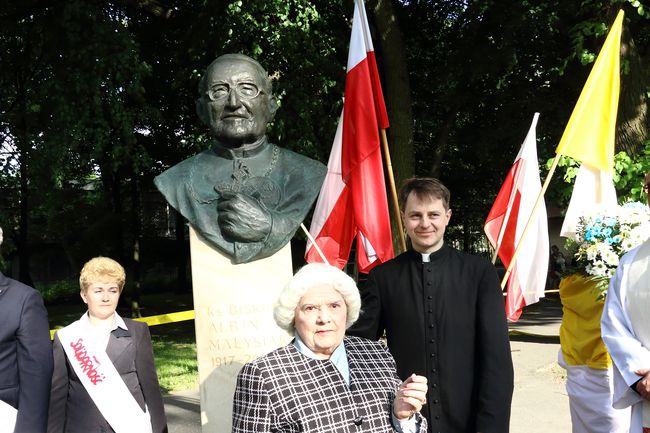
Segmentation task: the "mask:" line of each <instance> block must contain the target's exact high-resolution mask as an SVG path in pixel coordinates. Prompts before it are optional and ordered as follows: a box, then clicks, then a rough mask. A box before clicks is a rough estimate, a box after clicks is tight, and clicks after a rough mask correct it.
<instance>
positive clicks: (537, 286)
mask: <svg viewBox="0 0 650 433" xmlns="http://www.w3.org/2000/svg"><path fill="white" fill-rule="evenodd" d="M538 117H539V113H535V116H534V118H533V123H532V125H531V126H530V130H529V131H528V135H527V136H526V139H525V140H524V143H523V144H522V146H521V149H520V150H519V154H518V155H517V158H516V159H515V163H514V164H513V166H512V168H511V169H510V171H509V172H508V176H507V177H506V180H505V181H504V183H503V185H502V186H501V190H500V191H499V194H498V195H497V198H496V200H495V201H494V204H493V205H492V209H490V213H489V215H488V217H487V220H486V221H485V234H486V235H487V237H488V239H489V241H490V243H491V244H492V247H493V248H498V254H499V257H500V258H501V261H502V262H503V265H504V266H505V267H506V269H507V268H508V266H509V265H510V261H511V260H512V257H513V255H514V253H515V248H516V247H517V245H518V244H519V242H520V240H521V239H522V236H523V233H524V229H525V227H526V224H527V222H528V220H529V218H530V215H531V213H532V211H533V208H534V206H535V201H536V200H537V197H538V195H539V193H540V191H541V189H542V185H541V182H540V179H539V162H538V160H537V139H536V133H535V128H536V126H537V119H538ZM548 244H549V238H548V220H547V217H546V205H545V204H544V201H543V200H542V202H541V203H540V205H539V207H538V209H537V210H536V212H535V214H534V215H533V219H532V220H531V222H530V227H529V228H528V233H527V234H526V236H525V237H524V238H523V241H522V244H521V245H520V247H519V248H520V251H519V252H518V253H517V254H518V255H517V260H516V262H515V265H514V267H513V268H512V271H511V274H510V277H509V278H508V290H507V295H506V315H507V317H508V319H509V320H511V321H516V320H518V319H519V316H521V312H522V308H523V307H524V306H526V305H530V304H534V303H535V302H537V301H539V299H540V298H542V297H544V288H545V287H546V277H547V274H548V260H549V250H548Z"/></svg>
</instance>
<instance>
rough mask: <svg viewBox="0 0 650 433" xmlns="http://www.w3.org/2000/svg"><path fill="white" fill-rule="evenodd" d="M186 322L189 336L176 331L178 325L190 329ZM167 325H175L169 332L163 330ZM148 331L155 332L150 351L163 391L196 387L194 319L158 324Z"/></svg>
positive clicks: (197, 379)
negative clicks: (151, 350) (151, 351)
mask: <svg viewBox="0 0 650 433" xmlns="http://www.w3.org/2000/svg"><path fill="white" fill-rule="evenodd" d="M188 325H191V332H192V335H184V334H183V333H182V332H181V333H178V330H179V328H190V326H188ZM170 327H174V328H176V329H175V330H174V332H173V334H172V335H170V333H168V332H165V331H164V330H163V329H162V328H170ZM155 328H161V329H155ZM154 330H155V332H154ZM151 331H152V334H154V335H152V340H153V353H154V358H155V361H156V370H157V371H158V381H159V382H160V388H161V389H162V391H163V392H164V393H169V392H171V391H186V390H189V389H195V388H198V386H199V375H198V366H197V361H196V341H195V339H194V335H193V333H194V322H193V321H188V322H183V323H178V324H168V325H160V326H157V327H154V328H151Z"/></svg>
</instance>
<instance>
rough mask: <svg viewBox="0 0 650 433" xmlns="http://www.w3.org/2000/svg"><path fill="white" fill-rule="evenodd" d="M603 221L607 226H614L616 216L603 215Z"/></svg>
mask: <svg viewBox="0 0 650 433" xmlns="http://www.w3.org/2000/svg"><path fill="white" fill-rule="evenodd" d="M603 223H604V224H605V225H606V226H607V227H614V226H615V225H616V218H614V217H605V218H604V219H603Z"/></svg>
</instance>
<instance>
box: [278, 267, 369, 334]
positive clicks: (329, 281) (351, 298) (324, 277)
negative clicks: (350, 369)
mask: <svg viewBox="0 0 650 433" xmlns="http://www.w3.org/2000/svg"><path fill="white" fill-rule="evenodd" d="M322 286H329V287H332V288H333V289H334V290H336V291H337V292H339V293H340V294H341V296H342V297H343V300H344V301H345V305H346V307H347V313H348V314H347V320H346V323H345V328H346V329H347V328H349V327H350V326H352V324H353V323H354V322H356V320H357V319H358V318H359V311H360V310H361V296H359V289H357V285H356V283H355V282H354V280H353V279H352V278H350V277H349V276H348V275H347V274H346V273H345V272H343V271H341V270H340V269H338V268H335V267H334V266H330V265H326V264H324V263H310V264H308V265H305V266H303V267H302V268H301V269H300V270H299V271H298V272H296V275H294V276H293V278H291V280H289V282H288V283H287V285H286V286H284V289H282V293H280V296H279V297H278V300H277V302H276V303H275V307H274V308H273V318H274V319H275V323H277V324H278V326H279V327H280V328H282V329H284V330H285V331H287V332H288V333H289V334H292V335H293V334H295V330H296V329H295V327H294V319H295V316H296V307H297V306H298V303H299V302H300V298H302V297H303V295H304V294H305V293H307V291H308V290H309V289H313V288H314V287H322Z"/></svg>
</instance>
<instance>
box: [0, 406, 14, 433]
mask: <svg viewBox="0 0 650 433" xmlns="http://www.w3.org/2000/svg"><path fill="white" fill-rule="evenodd" d="M17 415H18V411H17V410H16V409H15V408H14V407H13V406H12V405H10V404H9V403H5V402H4V401H2V400H0V420H2V423H0V433H13V432H14V428H15V427H16V416H17Z"/></svg>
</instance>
